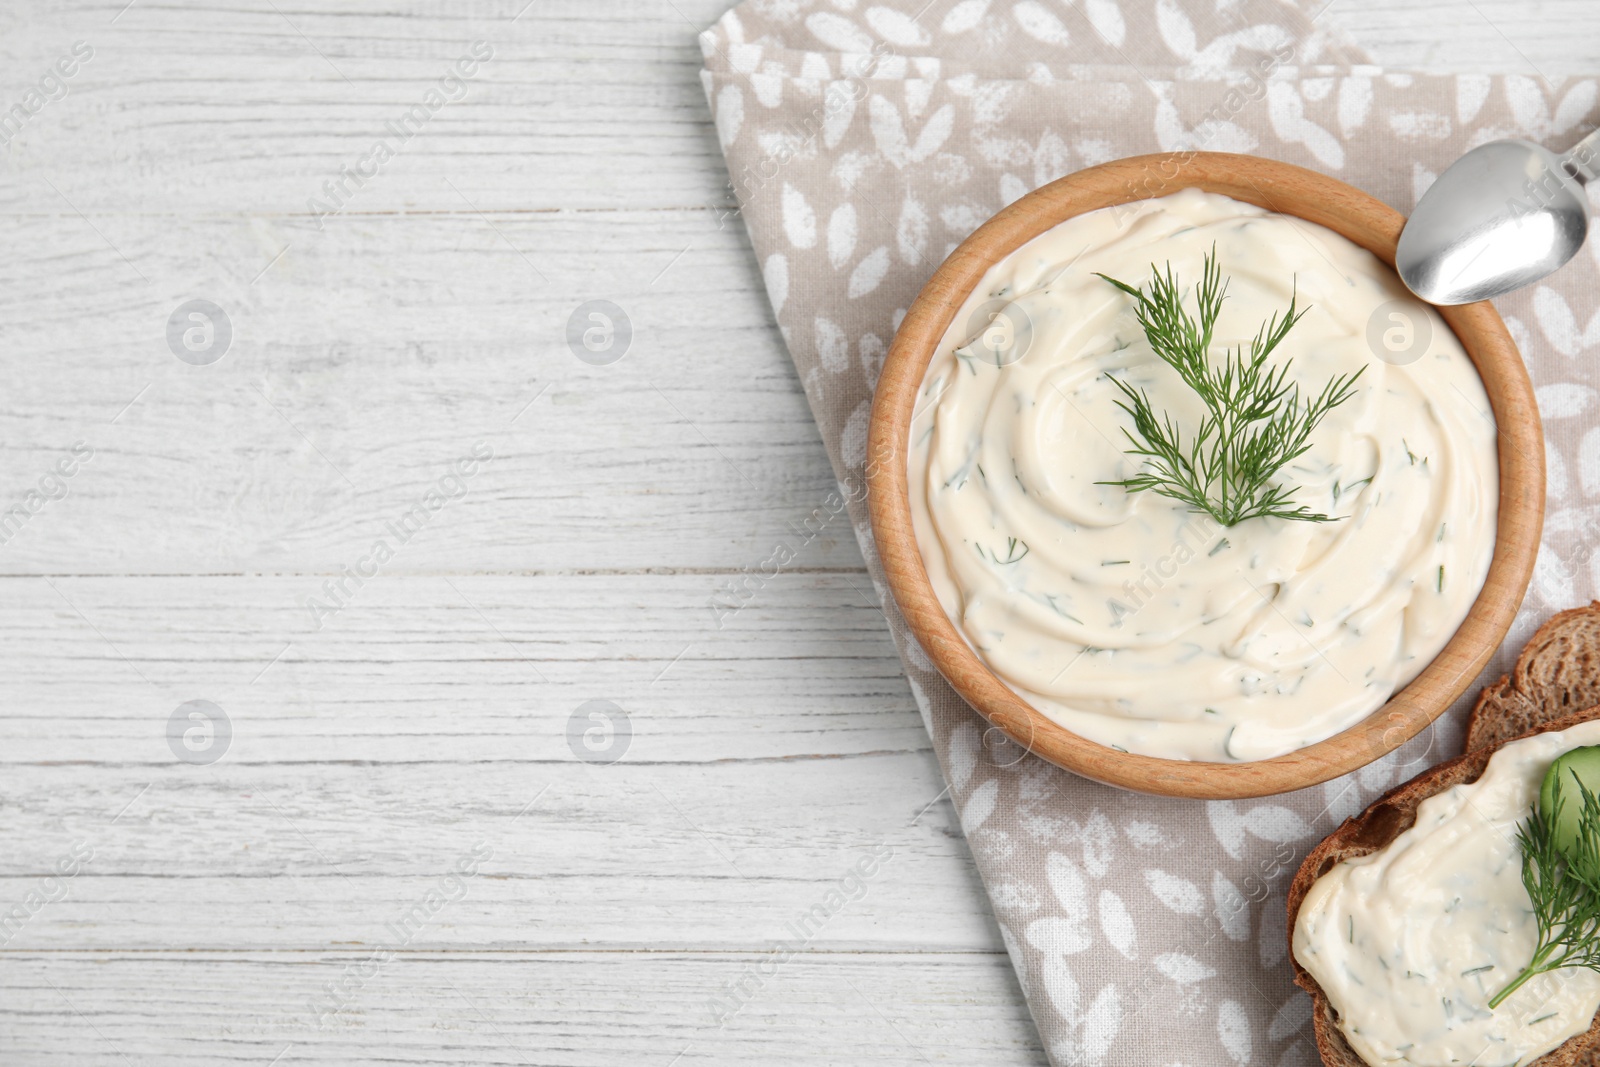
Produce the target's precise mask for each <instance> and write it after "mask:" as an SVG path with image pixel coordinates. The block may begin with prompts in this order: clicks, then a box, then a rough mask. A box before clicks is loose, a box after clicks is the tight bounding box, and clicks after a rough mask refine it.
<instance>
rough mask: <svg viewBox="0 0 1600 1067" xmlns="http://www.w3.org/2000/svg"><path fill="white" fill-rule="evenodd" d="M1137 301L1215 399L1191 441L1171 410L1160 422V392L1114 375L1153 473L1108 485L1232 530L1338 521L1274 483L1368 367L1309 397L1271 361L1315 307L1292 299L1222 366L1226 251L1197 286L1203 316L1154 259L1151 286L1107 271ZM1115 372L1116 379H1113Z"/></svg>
mask: <svg viewBox="0 0 1600 1067" xmlns="http://www.w3.org/2000/svg"><path fill="white" fill-rule="evenodd" d="M1099 276H1100V277H1101V278H1104V279H1105V280H1106V281H1108V282H1110V283H1111V284H1112V285H1114V286H1116V287H1117V288H1118V289H1121V290H1122V291H1123V292H1125V293H1127V294H1128V295H1129V296H1131V297H1133V298H1134V299H1135V300H1136V301H1137V302H1138V304H1137V309H1136V315H1137V317H1138V321H1139V325H1140V327H1142V328H1143V329H1144V333H1145V337H1146V338H1148V339H1149V341H1150V347H1151V348H1152V349H1154V350H1155V353H1156V355H1158V356H1160V357H1161V359H1162V360H1163V361H1165V362H1166V363H1167V365H1168V366H1170V367H1171V368H1172V369H1173V370H1175V371H1177V372H1178V375H1179V377H1181V378H1182V379H1183V380H1184V383H1185V384H1187V385H1188V386H1189V388H1191V389H1193V390H1194V391H1195V393H1196V395H1198V396H1199V397H1200V399H1201V400H1202V401H1203V402H1204V403H1205V406H1206V416H1205V418H1204V419H1203V420H1202V421H1201V423H1200V428H1199V429H1198V430H1196V431H1195V432H1194V434H1193V435H1192V436H1191V437H1190V438H1189V439H1188V441H1187V442H1185V440H1184V436H1183V431H1182V430H1181V429H1180V428H1179V426H1178V425H1177V423H1175V422H1174V421H1173V418H1172V416H1171V415H1169V414H1168V413H1166V412H1165V411H1163V412H1162V413H1161V415H1160V417H1159V418H1158V417H1157V415H1156V412H1155V409H1154V408H1153V407H1152V406H1151V403H1150V397H1149V395H1148V394H1147V393H1146V392H1145V391H1144V390H1143V389H1134V388H1133V387H1132V386H1130V385H1128V384H1127V383H1125V382H1123V381H1121V380H1119V379H1117V378H1115V377H1112V378H1111V383H1112V384H1113V385H1115V386H1116V387H1117V388H1118V389H1119V390H1121V391H1122V394H1123V397H1124V399H1123V400H1119V401H1117V406H1118V407H1120V408H1122V410H1123V411H1126V412H1127V413H1128V414H1129V415H1130V416H1132V418H1133V425H1134V430H1135V431H1136V432H1137V436H1135V434H1134V433H1132V432H1129V431H1128V430H1127V429H1126V428H1124V429H1123V431H1122V432H1123V433H1124V435H1126V436H1127V438H1128V441H1129V442H1130V443H1131V444H1132V445H1133V447H1132V448H1130V449H1128V450H1127V451H1128V453H1129V454H1130V455H1135V456H1142V457H1144V459H1145V462H1146V467H1147V469H1145V470H1144V471H1141V472H1140V473H1139V474H1136V475H1135V476H1133V477H1132V478H1124V479H1121V480H1119V481H1110V482H1101V483H1099V484H1101V485H1120V486H1122V487H1123V488H1124V489H1126V490H1127V491H1128V492H1130V493H1139V492H1144V491H1146V490H1149V491H1152V492H1155V493H1158V494H1160V495H1162V496H1165V497H1170V498H1171V499H1173V500H1176V501H1179V502H1180V503H1183V504H1187V505H1188V506H1189V507H1190V508H1192V509H1194V510H1195V511H1204V512H1206V513H1208V514H1209V515H1210V516H1211V517H1212V518H1214V519H1216V520H1217V522H1219V523H1221V524H1222V525H1224V526H1233V525H1235V524H1237V523H1240V522H1243V521H1244V520H1245V519H1253V518H1257V517H1259V516H1272V517H1275V518H1280V519H1299V520H1301V521H1304V522H1329V521H1331V517H1330V516H1328V515H1323V514H1321V513H1319V512H1313V511H1311V510H1310V509H1309V508H1307V507H1306V506H1305V505H1304V504H1300V505H1294V503H1293V500H1292V497H1293V495H1294V492H1295V490H1296V489H1297V488H1298V486H1286V485H1282V484H1278V483H1274V482H1273V478H1274V477H1275V476H1276V475H1277V473H1278V472H1279V471H1280V470H1282V469H1283V467H1284V466H1285V465H1286V464H1288V463H1290V462H1292V461H1293V460H1295V459H1296V458H1298V457H1299V456H1301V455H1303V454H1304V453H1305V452H1306V450H1307V449H1309V448H1310V447H1311V444H1310V438H1311V433H1312V431H1313V430H1315V429H1316V428H1317V424H1318V423H1320V422H1321V421H1322V420H1323V418H1324V417H1325V416H1326V415H1327V414H1328V412H1330V411H1332V410H1333V409H1334V408H1336V407H1338V406H1339V405H1340V404H1343V403H1344V402H1345V401H1346V400H1349V399H1350V398H1351V397H1352V396H1354V395H1355V382H1356V379H1358V378H1360V377H1361V374H1362V372H1363V371H1365V370H1366V368H1365V367H1362V368H1361V370H1358V371H1356V372H1355V373H1354V374H1345V375H1340V376H1338V377H1336V378H1334V379H1332V380H1331V381H1329V382H1328V383H1327V384H1326V385H1324V386H1323V388H1322V391H1321V392H1320V393H1318V394H1317V395H1316V396H1315V397H1314V398H1304V397H1302V396H1301V395H1300V387H1299V385H1297V384H1295V383H1292V382H1290V381H1289V380H1288V375H1289V366H1290V364H1291V363H1292V362H1293V361H1292V360H1285V361H1284V362H1283V364H1282V365H1281V366H1278V367H1269V366H1268V365H1267V360H1268V358H1269V357H1270V356H1271V355H1272V352H1273V350H1274V349H1276V348H1277V347H1278V345H1279V344H1281V343H1282V342H1283V339H1284V338H1285V337H1286V336H1288V333H1289V331H1290V330H1291V329H1293V328H1294V325H1295V323H1297V322H1299V321H1300V319H1301V318H1302V317H1303V316H1304V315H1305V313H1306V311H1309V310H1310V309H1309V308H1305V309H1299V308H1298V307H1297V301H1298V297H1297V296H1296V295H1291V297H1290V300H1289V309H1288V311H1286V312H1285V313H1284V315H1283V317H1282V318H1281V319H1280V318H1279V317H1278V315H1277V314H1276V313H1274V314H1273V316H1272V320H1271V321H1270V322H1268V323H1266V324H1264V325H1263V326H1262V327H1261V329H1260V330H1259V331H1257V333H1256V336H1255V340H1253V341H1251V342H1250V353H1249V355H1248V356H1247V355H1245V352H1244V348H1243V346H1240V347H1239V348H1236V349H1232V350H1230V351H1229V352H1228V353H1227V356H1226V358H1225V359H1224V361H1223V364H1222V367H1221V368H1220V369H1219V368H1216V367H1213V366H1212V364H1211V358H1210V353H1211V337H1212V332H1213V329H1214V328H1215V326H1216V323H1217V315H1218V314H1219V313H1220V312H1221V310H1222V301H1223V298H1224V297H1225V296H1226V295H1227V289H1228V283H1227V282H1226V281H1225V280H1224V279H1223V277H1222V271H1221V269H1220V268H1219V267H1218V266H1217V252H1216V247H1215V246H1213V247H1212V249H1211V252H1210V253H1209V254H1208V255H1207V256H1206V258H1205V269H1204V271H1203V274H1202V276H1201V279H1200V285H1199V287H1198V288H1197V289H1196V290H1195V304H1196V310H1197V312H1198V321H1196V317H1195V316H1191V315H1190V314H1189V312H1188V311H1187V310H1185V308H1184V306H1183V299H1182V291H1181V290H1180V288H1179V286H1178V279H1177V277H1176V276H1175V275H1174V273H1173V270H1172V264H1171V263H1170V262H1169V263H1168V264H1167V270H1166V274H1165V275H1163V274H1162V273H1161V272H1160V271H1158V270H1157V269H1156V267H1155V264H1153V263H1152V264H1151V265H1150V284H1149V292H1148V293H1145V292H1141V291H1140V290H1138V289H1136V288H1134V287H1133V286H1131V285H1128V284H1127V283H1126V282H1120V281H1118V280H1117V279H1115V278H1110V277H1107V276H1106V275H1104V274H1101V275H1099ZM1108 377H1110V376H1109V375H1108Z"/></svg>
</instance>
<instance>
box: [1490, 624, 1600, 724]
mask: <svg viewBox="0 0 1600 1067" xmlns="http://www.w3.org/2000/svg"><path fill="white" fill-rule="evenodd" d="M1596 704H1600V601H1596V602H1594V603H1592V604H1590V605H1589V606H1588V607H1584V608H1573V609H1572V610H1570V611H1563V612H1560V613H1559V614H1557V615H1554V616H1552V617H1551V618H1550V620H1549V621H1548V622H1546V623H1545V624H1544V625H1543V626H1541V627H1539V629H1538V632H1536V633H1535V634H1534V635H1533V637H1532V638H1530V639H1529V641H1528V644H1527V646H1526V647H1524V648H1523V650H1522V654H1521V655H1520V656H1518V657H1517V663H1516V666H1514V667H1513V668H1512V669H1511V673H1510V674H1506V675H1502V676H1501V678H1500V680H1499V681H1497V682H1495V683H1493V684H1492V685H1487V686H1484V688H1483V693H1482V694H1481V695H1480V696H1479V697H1478V703H1477V704H1476V705H1475V706H1474V707H1473V709H1472V717H1471V718H1470V719H1468V720H1467V744H1466V747H1467V751H1468V752H1471V751H1472V750H1473V749H1475V748H1483V747H1485V746H1487V745H1495V744H1499V743H1500V742H1501V741H1505V740H1507V739H1509V738H1512V737H1515V736H1517V735H1518V734H1523V733H1527V732H1528V731H1530V730H1536V729H1538V728H1539V727H1541V726H1543V725H1544V724H1545V723H1546V722H1549V721H1550V720H1551V719H1556V718H1559V717H1561V716H1563V715H1568V714H1570V713H1572V712H1574V711H1577V710H1578V709H1580V708H1588V707H1593V706H1594V705H1596Z"/></svg>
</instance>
